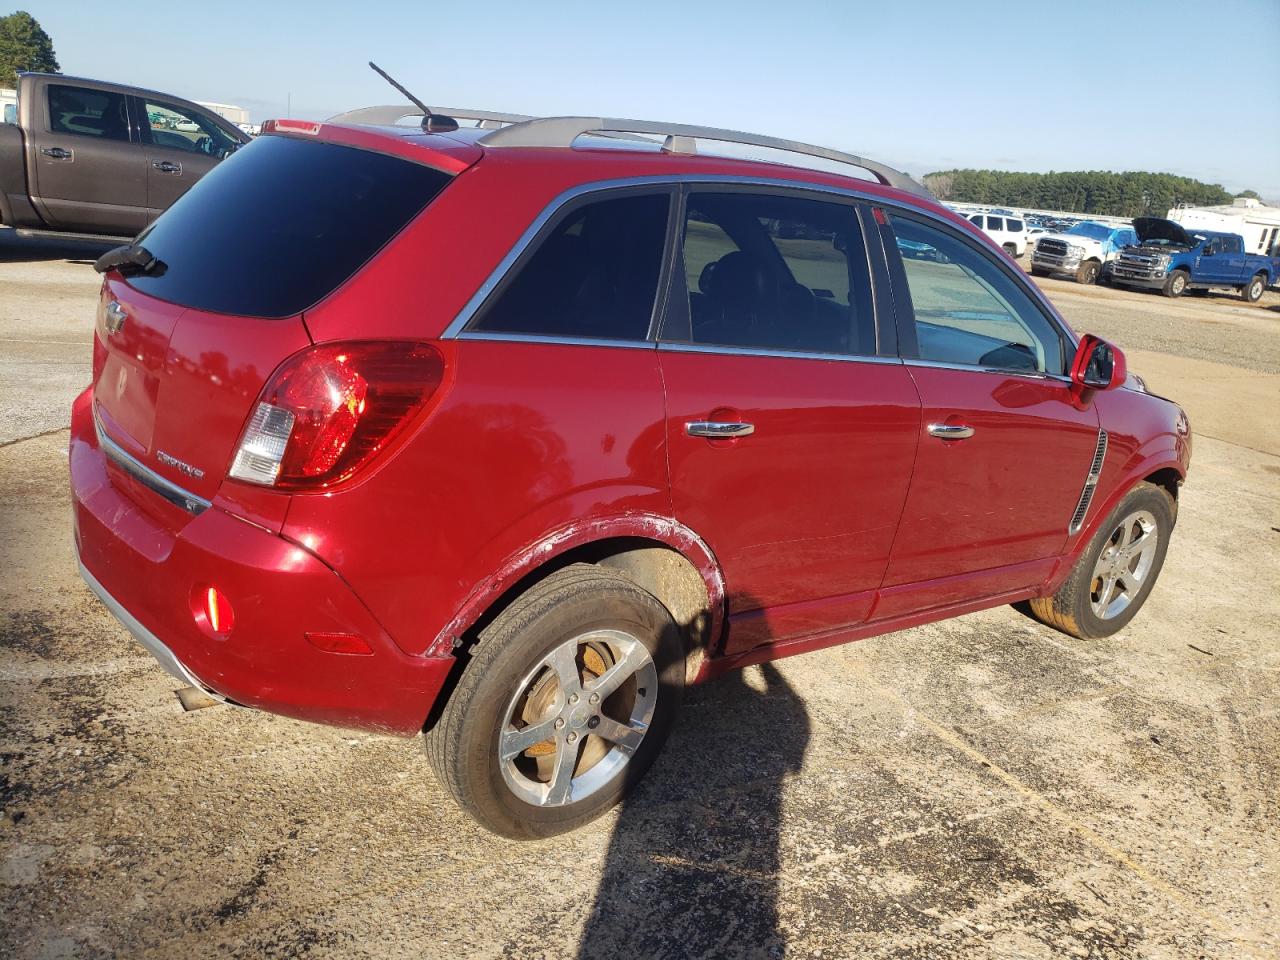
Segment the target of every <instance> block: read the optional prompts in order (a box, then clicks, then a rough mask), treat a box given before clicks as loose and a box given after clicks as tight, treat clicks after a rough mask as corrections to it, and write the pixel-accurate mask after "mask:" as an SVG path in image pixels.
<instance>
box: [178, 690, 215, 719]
mask: <svg viewBox="0 0 1280 960" xmlns="http://www.w3.org/2000/svg"><path fill="white" fill-rule="evenodd" d="M176 692H177V694H178V702H179V703H180V704H182V709H183V710H184V711H186V712H187V713H190V712H191V711H192V710H203V709H205V708H206V707H216V706H217V705H218V704H220V703H222V701H221V700H215V699H214V698H213V697H211V696H209V695H208V694H207V693H205V692H204V691H203V690H201V689H199V688H198V687H183V688H182V689H181V690H178V691H176Z"/></svg>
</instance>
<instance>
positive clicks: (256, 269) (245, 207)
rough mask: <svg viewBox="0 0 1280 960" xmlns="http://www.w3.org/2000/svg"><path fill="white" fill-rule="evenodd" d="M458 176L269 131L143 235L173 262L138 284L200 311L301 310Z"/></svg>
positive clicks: (253, 313)
mask: <svg viewBox="0 0 1280 960" xmlns="http://www.w3.org/2000/svg"><path fill="white" fill-rule="evenodd" d="M450 179H451V177H450V175H449V174H447V173H443V172H441V171H439V170H435V169H432V168H431V167H426V166H423V165H421V164H417V163H413V162H411V161H408V160H402V159H400V158H399V157H390V156H387V155H385V154H381V153H374V152H372V151H368V150H359V149H356V148H354V147H346V146H340V145H338V144H333V143H324V142H322V141H316V140H300V139H293V138H289V137H281V136H267V137H259V138H258V139H256V140H254V141H253V142H252V143H250V144H248V145H247V146H246V147H244V148H243V149H241V150H240V151H238V152H237V153H235V154H234V155H233V156H231V157H230V158H229V159H227V160H225V161H223V162H222V163H220V164H218V166H217V167H215V168H214V169H213V170H212V171H211V172H210V173H209V174H208V175H207V176H205V177H204V179H202V180H201V181H200V182H199V183H197V184H196V185H195V186H194V187H192V188H191V190H189V191H188V192H187V193H186V194H184V195H183V197H182V199H180V200H179V201H178V202H177V203H175V204H174V205H173V206H172V207H170V208H169V210H168V211H166V212H165V213H164V214H163V215H162V216H161V217H160V218H159V219H158V220H156V222H155V223H154V224H152V225H151V226H150V227H149V228H148V229H147V230H145V231H144V232H143V233H142V235H141V236H140V237H139V238H138V242H139V243H141V244H143V245H144V246H145V247H146V248H147V250H149V251H150V252H151V253H152V254H153V255H154V256H156V257H158V258H159V259H160V261H161V263H162V264H163V267H162V269H160V270H157V271H153V272H152V273H149V274H145V275H139V276H134V277H131V278H130V279H129V283H130V284H131V285H132V286H134V287H136V288H137V289H138V290H141V291H142V292H143V293H147V294H150V295H151V296H154V297H159V298H160V299H161V300H168V301H169V302H171V303H177V304H181V305H183V306H187V307H193V308H195V309H198V310H208V311H211V312H214V313H229V314H236V315H240V316H249V317H287V316H292V315H294V314H297V313H299V312H301V311H303V310H305V309H307V308H308V307H311V306H313V305H314V304H315V303H317V302H318V301H320V300H322V299H323V298H324V297H326V296H327V295H328V294H330V293H331V292H333V291H334V290H336V289H337V288H338V287H339V286H341V285H342V284H343V283H344V282H345V281H346V280H347V279H349V278H350V277H351V276H352V275H353V274H354V273H355V272H356V271H357V270H359V269H360V267H361V266H362V265H363V264H364V263H365V262H366V261H368V260H369V259H370V258H371V257H372V256H373V255H374V254H375V253H377V252H378V250H380V249H381V248H382V247H383V246H384V245H385V244H386V243H387V241H389V240H390V239H391V238H392V237H394V236H395V235H396V234H397V233H399V232H400V230H401V229H403V228H404V226H405V225H406V224H407V223H408V222H409V221H410V220H412V219H413V218H414V217H415V216H416V215H417V214H418V213H419V212H420V211H421V210H422V209H423V208H424V207H425V206H426V205H427V204H428V203H430V202H431V200H432V198H434V197H435V196H436V195H437V194H438V193H439V192H440V191H441V190H442V189H444V187H445V186H446V185H447V184H448V183H449V181H450Z"/></svg>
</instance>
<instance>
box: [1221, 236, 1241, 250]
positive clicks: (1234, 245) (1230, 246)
mask: <svg viewBox="0 0 1280 960" xmlns="http://www.w3.org/2000/svg"><path fill="white" fill-rule="evenodd" d="M1216 246H1217V248H1218V252H1219V253H1241V252H1242V249H1241V248H1242V243H1241V241H1240V238H1239V237H1219V238H1218V242H1217V244H1216Z"/></svg>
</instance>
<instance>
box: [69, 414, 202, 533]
mask: <svg viewBox="0 0 1280 960" xmlns="http://www.w3.org/2000/svg"><path fill="white" fill-rule="evenodd" d="M93 426H94V430H95V431H96V432H97V434H98V445H99V446H100V447H102V452H103V453H104V454H106V455H107V457H108V459H110V460H111V461H113V462H114V463H115V464H116V466H118V467H119V468H120V469H121V470H123V471H124V472H125V473H127V474H129V475H130V476H131V477H133V478H134V479H135V480H137V481H138V482H139V483H140V484H142V485H143V486H144V487H147V488H148V489H149V490H152V491H154V492H155V493H157V494H159V495H160V496H162V497H164V499H166V500H168V501H169V502H170V503H172V504H173V505H174V506H176V507H181V508H182V509H183V510H186V511H187V512H188V513H190V514H193V515H195V516H199V515H200V514H202V513H204V512H205V511H206V510H208V509H209V508H210V507H211V506H213V504H212V503H211V502H209V501H208V500H206V499H205V498H204V497H199V496H196V495H195V494H194V493H192V492H191V491H190V490H185V489H183V488H182V487H180V486H178V485H177V484H176V483H174V482H173V481H172V480H168V479H166V478H164V477H162V476H160V474H158V473H156V472H155V471H154V470H152V469H151V468H150V467H148V466H147V465H146V464H144V463H143V462H142V461H141V460H139V459H137V458H136V457H135V456H133V455H132V454H131V453H129V452H128V451H127V450H125V449H124V448H123V447H121V446H120V444H118V443H116V442H115V441H114V440H112V439H111V438H110V437H109V436H107V432H106V431H105V430H103V429H102V421H101V420H99V419H98V411H97V410H96V409H95V410H94V411H93Z"/></svg>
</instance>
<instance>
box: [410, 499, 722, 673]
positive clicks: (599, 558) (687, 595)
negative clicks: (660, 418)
mask: <svg viewBox="0 0 1280 960" xmlns="http://www.w3.org/2000/svg"><path fill="white" fill-rule="evenodd" d="M574 563H593V564H598V565H600V566H604V567H608V568H610V569H613V570H616V571H617V572H619V573H622V574H623V575H625V576H627V577H629V578H630V579H632V580H634V581H635V582H636V583H637V584H639V585H640V586H641V587H643V588H644V589H645V590H647V591H649V592H650V593H652V594H653V595H654V596H655V597H657V598H658V600H659V602H661V603H662V604H663V606H665V607H666V608H667V609H668V610H669V611H670V612H671V615H672V617H673V618H674V619H675V620H676V622H677V623H678V624H680V627H681V630H682V631H683V632H684V634H685V637H686V646H687V647H688V650H689V661H690V670H691V673H690V676H692V675H693V672H696V670H695V668H696V667H698V666H700V664H701V661H702V659H703V658H704V657H705V655H706V653H707V652H708V651H709V650H710V649H711V648H712V647H713V646H714V644H715V642H716V641H717V639H718V638H719V635H720V631H721V630H722V629H723V625H724V597H725V588H724V578H723V575H722V573H721V571H720V566H719V564H718V563H717V562H716V559H715V557H714V556H713V554H712V553H711V550H710V549H709V548H708V547H707V545H706V544H705V543H704V542H703V540H702V538H701V537H699V536H698V535H697V534H696V533H694V532H693V531H692V530H690V529H689V528H688V527H686V526H684V525H683V524H681V523H679V522H678V521H675V520H673V519H671V518H670V517H660V516H656V515H651V514H628V515H625V516H621V517H615V518H608V519H596V520H591V521H585V522H582V523H575V524H569V525H567V526H565V527H563V528H561V529H559V530H556V531H553V532H551V533H549V534H547V535H546V536H544V537H542V538H541V539H540V540H538V541H537V542H535V543H532V544H529V545H528V546H527V547H525V548H524V549H522V550H520V551H518V552H517V553H515V554H513V555H511V556H510V557H509V558H508V559H507V561H506V562H505V563H504V564H503V565H502V566H501V568H500V569H499V570H498V572H496V573H495V574H493V575H492V576H490V577H488V578H486V580H484V581H483V582H482V583H480V584H478V585H476V587H475V588H474V589H473V590H472V591H471V592H470V594H469V595H468V596H467V599H466V600H465V601H464V602H463V604H462V606H461V607H460V609H459V610H458V612H457V613H456V614H455V616H454V617H453V619H452V620H450V621H449V623H448V624H447V625H446V626H445V627H444V628H443V629H442V630H441V631H440V632H439V634H438V635H437V636H436V638H435V639H434V640H433V641H432V643H431V646H430V647H429V648H428V651H427V652H428V654H434V655H437V656H439V655H446V654H448V653H450V652H452V651H454V650H455V649H457V648H459V647H465V646H466V645H467V644H469V643H471V642H474V640H475V637H476V636H477V635H478V633H479V632H480V631H481V630H483V629H484V627H485V626H486V625H487V624H488V623H490V622H492V621H493V619H494V618H495V617H496V616H498V615H499V614H500V613H501V612H502V611H503V610H504V609H506V607H507V606H509V605H510V603H511V602H512V601H513V600H514V599H515V598H516V597H518V596H520V595H521V594H522V593H524V592H525V591H527V590H528V589H529V588H530V587H532V586H534V585H535V584H537V583H539V582H540V581H542V580H543V579H545V578H546V577H548V576H549V575H550V574H552V573H554V572H555V571H557V570H560V569H563V568H564V567H566V566H569V565H570V564H574Z"/></svg>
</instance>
